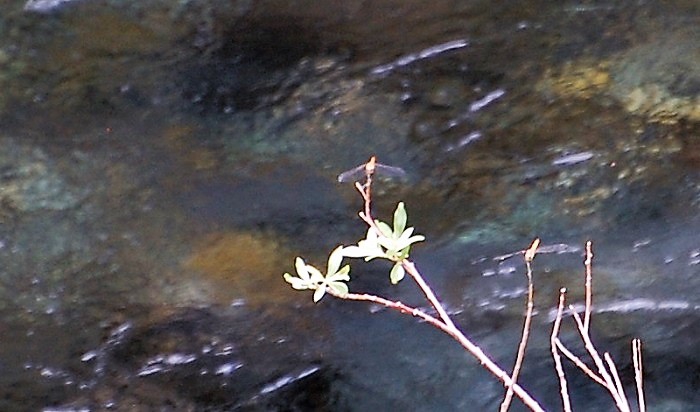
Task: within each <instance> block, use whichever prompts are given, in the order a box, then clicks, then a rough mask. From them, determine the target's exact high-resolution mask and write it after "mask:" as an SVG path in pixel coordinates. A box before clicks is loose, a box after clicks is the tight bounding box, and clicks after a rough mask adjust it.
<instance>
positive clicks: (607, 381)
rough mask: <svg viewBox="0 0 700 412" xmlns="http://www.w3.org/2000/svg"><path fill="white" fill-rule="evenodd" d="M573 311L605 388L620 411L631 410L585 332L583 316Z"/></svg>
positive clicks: (580, 332)
mask: <svg viewBox="0 0 700 412" xmlns="http://www.w3.org/2000/svg"><path fill="white" fill-rule="evenodd" d="M571 309H572V315H573V316H574V320H576V325H577V326H578V330H579V334H580V335H581V339H583V342H584V344H585V347H586V350H587V351H588V354H589V355H591V358H593V362H594V363H595V364H596V367H597V368H598V373H599V374H600V376H602V377H603V380H605V388H607V389H608V392H610V394H611V395H612V397H613V399H615V404H616V405H617V407H618V409H620V410H621V411H627V410H629V409H628V408H627V409H626V408H625V404H624V403H623V401H622V399H620V394H619V393H617V390H616V389H615V383H614V382H613V380H612V377H610V374H609V373H608V371H607V370H606V369H605V364H604V363H603V360H602V359H601V358H600V355H599V354H598V350H597V349H596V348H595V345H593V342H592V341H591V337H590V336H589V335H588V332H586V331H585V330H584V328H583V322H582V321H581V316H579V314H578V313H576V311H573V307H571Z"/></svg>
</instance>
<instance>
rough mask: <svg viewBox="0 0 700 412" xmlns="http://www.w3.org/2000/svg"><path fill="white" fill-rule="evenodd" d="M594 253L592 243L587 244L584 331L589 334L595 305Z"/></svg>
mask: <svg viewBox="0 0 700 412" xmlns="http://www.w3.org/2000/svg"><path fill="white" fill-rule="evenodd" d="M592 262H593V252H592V251H591V241H590V240H589V241H587V242H586V260H585V261H584V265H585V266H586V310H585V312H584V317H583V329H584V330H585V331H586V333H588V329H589V326H590V324H591V306H592V304H593V276H592V274H591V273H592V269H591V268H592V266H593V265H592Z"/></svg>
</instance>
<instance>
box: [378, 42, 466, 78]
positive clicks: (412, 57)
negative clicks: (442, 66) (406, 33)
mask: <svg viewBox="0 0 700 412" xmlns="http://www.w3.org/2000/svg"><path fill="white" fill-rule="evenodd" d="M468 45H469V42H468V41H467V40H465V39H458V40H452V41H448V42H445V43H440V44H437V45H435V46H431V47H428V48H427V49H423V50H421V51H419V52H418V53H411V54H406V55H404V56H401V57H399V58H398V59H396V60H394V61H393V62H391V63H387V64H383V65H381V66H377V67H375V68H373V69H372V70H371V71H370V73H371V74H374V75H383V74H387V73H389V72H391V71H392V70H395V69H396V68H398V67H402V66H406V65H408V64H411V63H413V62H415V61H418V60H423V59H427V58H429V57H433V56H437V55H438V54H441V53H444V52H446V51H450V50H456V49H461V48H463V47H467V46H468Z"/></svg>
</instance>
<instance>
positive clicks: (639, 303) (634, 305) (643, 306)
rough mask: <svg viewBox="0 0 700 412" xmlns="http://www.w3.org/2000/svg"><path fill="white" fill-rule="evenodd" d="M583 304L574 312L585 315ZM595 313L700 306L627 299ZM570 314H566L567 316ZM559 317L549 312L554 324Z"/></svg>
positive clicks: (682, 308)
mask: <svg viewBox="0 0 700 412" xmlns="http://www.w3.org/2000/svg"><path fill="white" fill-rule="evenodd" d="M584 309H585V308H584V306H583V304H577V305H574V310H575V311H576V312H578V313H583V311H584ZM592 310H593V313H606V312H614V313H631V312H637V311H651V312H661V311H698V310H700V306H698V305H693V304H691V303H690V302H686V301H683V300H660V301H656V300H652V299H644V298H639V299H627V300H618V301H615V302H610V303H605V304H600V305H594V306H593V309H592ZM566 314H568V313H565V315H566ZM556 316H557V310H556V309H552V310H550V311H549V315H548V320H549V321H550V322H554V319H555V318H556Z"/></svg>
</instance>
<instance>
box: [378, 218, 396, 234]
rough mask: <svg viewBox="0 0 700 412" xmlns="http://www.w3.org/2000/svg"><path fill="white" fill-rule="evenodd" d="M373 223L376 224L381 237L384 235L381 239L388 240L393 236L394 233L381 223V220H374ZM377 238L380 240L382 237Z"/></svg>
mask: <svg viewBox="0 0 700 412" xmlns="http://www.w3.org/2000/svg"><path fill="white" fill-rule="evenodd" d="M374 223H376V224H377V227H378V228H379V231H380V232H381V234H382V235H384V236H383V237H388V238H390V237H392V235H393V234H394V232H393V231H392V230H391V226H389V225H387V224H386V223H384V222H382V221H381V220H375V221H374ZM379 237H380V238H381V237H382V236H379Z"/></svg>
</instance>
